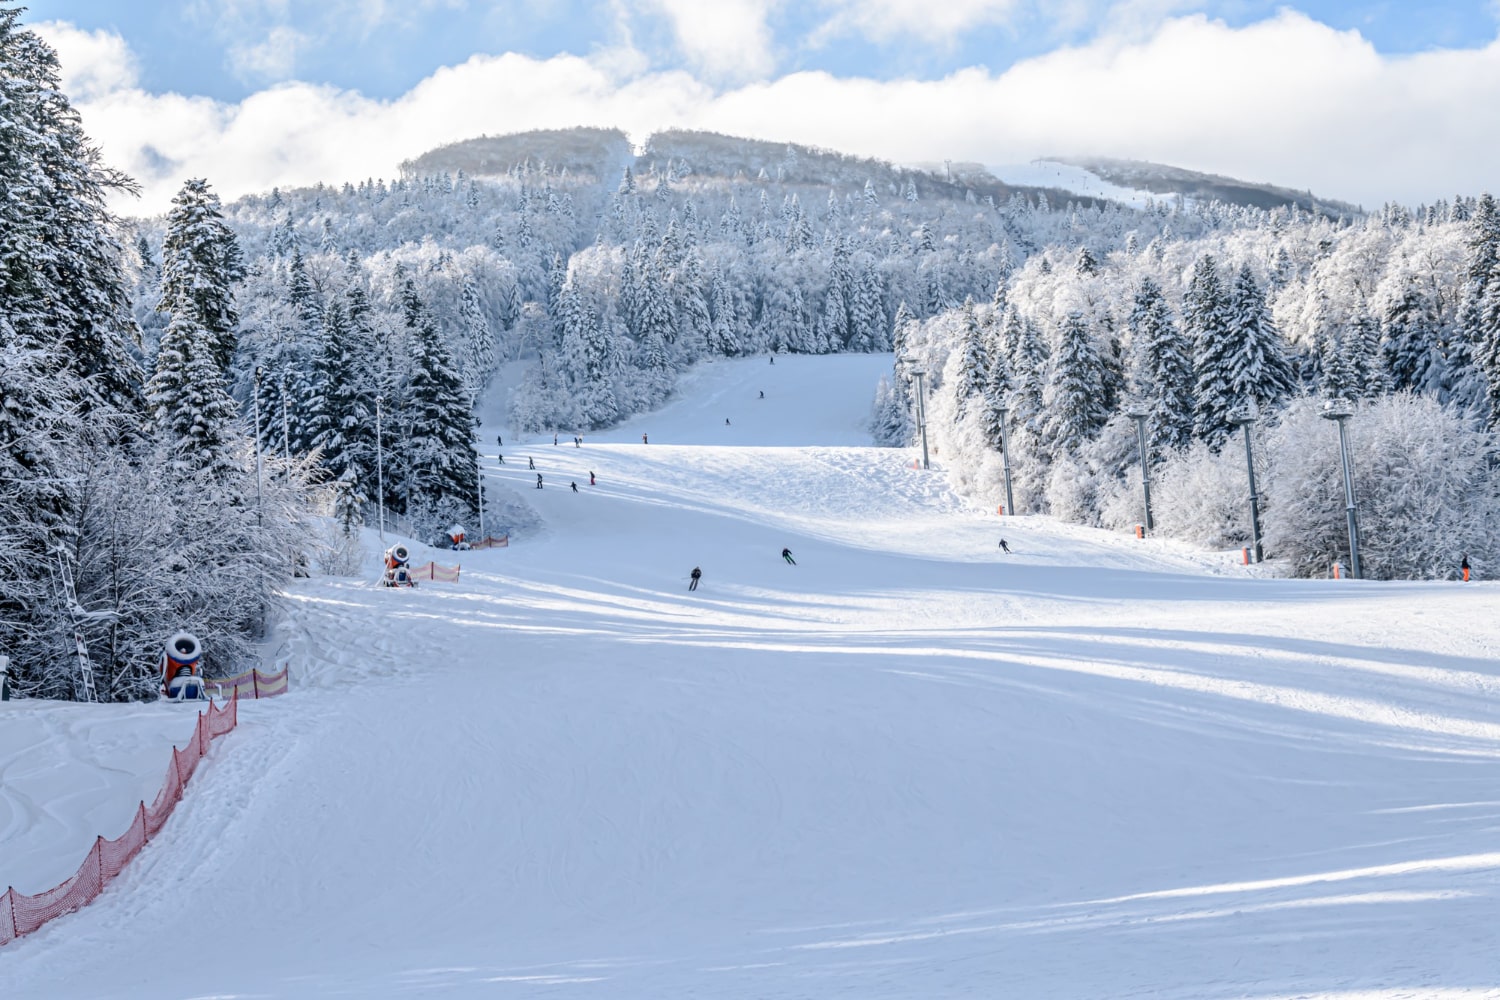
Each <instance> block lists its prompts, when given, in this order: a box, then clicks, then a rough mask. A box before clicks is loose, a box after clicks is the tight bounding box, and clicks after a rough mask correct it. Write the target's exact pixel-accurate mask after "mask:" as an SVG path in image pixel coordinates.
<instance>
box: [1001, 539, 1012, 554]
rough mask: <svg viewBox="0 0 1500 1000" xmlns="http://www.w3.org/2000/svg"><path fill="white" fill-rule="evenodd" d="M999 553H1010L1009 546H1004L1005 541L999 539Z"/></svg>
mask: <svg viewBox="0 0 1500 1000" xmlns="http://www.w3.org/2000/svg"><path fill="white" fill-rule="evenodd" d="M1000 551H1001V552H1006V553H1008V552H1010V546H1009V545H1006V544H1005V539H1003V538H1002V539H1000Z"/></svg>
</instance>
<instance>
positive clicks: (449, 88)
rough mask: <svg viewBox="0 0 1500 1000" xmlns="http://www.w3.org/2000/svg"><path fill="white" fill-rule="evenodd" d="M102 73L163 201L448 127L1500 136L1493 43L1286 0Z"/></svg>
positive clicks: (1401, 140)
mask: <svg viewBox="0 0 1500 1000" xmlns="http://www.w3.org/2000/svg"><path fill="white" fill-rule="evenodd" d="M49 37H56V36H49ZM75 51H79V50H75ZM89 51H94V52H101V53H105V54H106V56H107V55H108V53H110V52H117V51H118V50H117V49H115V48H113V47H111V46H108V45H102V46H101V45H94V46H93V47H92V48H90V49H89ZM106 65H119V63H118V61H116V62H114V63H110V62H108V60H107V59H106ZM73 72H75V73H78V72H82V71H80V70H75V71H73ZM92 79H96V80H98V79H104V80H118V81H119V82H120V85H119V86H118V87H117V88H115V89H112V90H109V91H108V92H98V91H95V92H93V93H91V94H90V95H89V97H88V98H87V99H83V100H80V101H79V107H80V110H81V111H82V113H83V115H84V122H85V125H86V126H87V128H88V129H89V130H90V132H91V134H92V135H93V136H94V138H95V139H96V140H97V141H98V142H99V143H100V145H101V146H102V147H103V150H104V153H105V156H106V159H108V160H109V161H110V162H111V163H113V164H114V165H116V166H119V167H122V168H124V169H126V170H127V171H130V172H131V173H133V174H134V175H135V176H137V177H138V178H139V179H140V180H141V181H142V183H143V185H144V186H145V189H146V197H145V204H144V206H140V207H144V208H146V209H148V210H151V211H159V210H161V209H162V208H163V207H164V206H165V205H166V204H167V203H168V201H169V200H170V197H171V194H172V193H173V191H174V190H175V188H176V187H177V186H178V185H180V184H181V182H182V180H183V179H184V178H185V177H189V176H206V177H208V178H209V180H210V181H211V182H212V183H213V184H214V185H215V187H216V188H217V189H218V190H219V191H220V192H222V193H223V194H224V195H225V196H226V197H234V196H236V195H239V194H244V193H248V192H252V191H262V190H267V189H269V188H270V187H271V186H273V185H283V186H287V185H295V184H305V183H311V182H313V181H317V180H323V181H328V182H334V183H337V182H342V181H344V180H357V179H360V178H364V177H367V176H386V177H390V176H393V175H394V173H395V170H396V166H397V164H398V163H399V162H400V161H401V160H402V159H405V158H409V157H411V156H414V155H416V154H419V153H421V152H423V151H425V150H427V149H430V148H432V147H434V146H436V145H439V144H442V143H445V142H451V141H454V140H458V139H463V138H467V137H470V136H475V135H479V134H481V133H490V134H496V133H504V132H511V131H518V130H523V129H530V128H542V127H551V128H555V127H563V126H570V125H605V126H618V127H620V128H623V129H625V130H626V131H627V132H629V133H631V134H632V135H636V136H640V135H645V134H647V133H649V132H651V131H654V130H657V129H661V128H666V127H673V126H681V127H689V128H708V129H713V130H716V131H721V132H729V133H735V134H742V135H748V136H756V137H761V138H766V139H773V140H789V141H795V142H805V143H811V144H816V145H820V146H827V147H831V148H835V149H841V150H845V151H847V152H851V153H856V154H861V155H867V156H879V157H884V158H888V159H893V160H896V161H917V160H925V161H931V160H937V159H943V158H952V159H961V160H978V161H980V162H990V163H1015V162H1020V161H1024V160H1026V159H1030V158H1033V157H1036V156H1041V155H1048V154H1068V153H1097V154H1102V155H1112V156H1124V157H1134V158H1140V159H1150V160H1157V161H1161V162H1165V163H1173V164H1177V165H1180V166H1184V167H1190V168H1195V169H1200V170H1209V171H1213V172H1216V173H1223V174H1228V175H1231V176H1238V177H1241V178H1244V179H1246V180H1253V181H1270V182H1274V183H1278V184H1283V185H1286V186H1289V187H1295V188H1310V189H1312V190H1313V191H1315V192H1317V193H1319V194H1321V195H1323V196H1325V197H1334V198H1346V199H1350V200H1355V201H1360V202H1362V203H1364V204H1366V205H1368V206H1374V205H1378V204H1380V203H1381V202H1383V201H1386V200H1389V199H1394V200H1400V201H1405V202H1408V203H1411V202H1416V201H1418V200H1433V199H1436V198H1438V197H1446V196H1451V195H1453V194H1454V193H1457V192H1471V193H1477V192H1479V191H1481V190H1483V189H1484V188H1485V187H1487V186H1491V185H1494V184H1495V183H1496V178H1495V175H1494V173H1493V170H1492V164H1493V163H1494V162H1495V160H1496V156H1497V153H1500V130H1497V129H1496V128H1494V113H1493V111H1492V110H1490V109H1493V108H1495V107H1500V43H1494V44H1491V45H1489V46H1488V47H1486V48H1483V49H1478V50H1464V51H1436V52H1426V53H1421V54H1418V55H1413V56H1402V57H1387V56H1382V55H1380V54H1379V53H1377V52H1376V51H1375V50H1374V49H1373V48H1372V47H1371V46H1370V45H1369V44H1368V43H1366V42H1365V41H1364V40H1363V39H1362V38H1361V37H1360V36H1359V35H1358V34H1357V33H1353V32H1339V31H1334V30H1333V29H1330V28H1328V27H1326V26H1324V25H1321V24H1318V23H1317V22H1315V21H1312V20H1310V19H1308V18H1306V17H1304V16H1302V15H1299V14H1295V13H1289V12H1283V13H1282V14H1280V15H1278V16H1277V17H1275V18H1273V19H1271V20H1267V21H1263V22H1261V23H1259V24H1255V25H1251V26H1249V27H1246V28H1239V29H1235V28H1229V27H1226V26H1225V25H1223V24H1222V23H1218V22H1214V21H1210V20H1208V19H1206V18H1204V17H1202V16H1191V17H1184V18H1179V19H1176V20H1172V21H1168V22H1166V23H1165V24H1163V25H1162V26H1160V27H1159V28H1158V29H1157V30H1156V31H1155V32H1153V33H1150V34H1148V35H1146V36H1144V37H1137V36H1134V35H1130V36H1123V35H1122V36H1111V37H1108V38H1102V39H1099V40H1097V41H1094V42H1092V43H1090V44H1088V45H1085V46H1080V47H1076V48H1067V49H1061V50H1059V51H1056V52H1052V53H1050V54H1047V55H1045V56H1042V57H1039V58H1036V59H1031V60H1027V61H1024V62H1021V63H1019V64H1017V65H1015V66H1014V67H1012V68H1011V69H1009V70H1008V71H1006V72H1004V73H1001V74H994V73H991V72H989V71H987V70H984V69H969V70H964V71H961V72H958V73H954V74H951V75H950V76H947V77H944V78H942V79H934V80H894V81H877V80H869V79H848V78H837V77H834V76H831V75H829V74H826V73H797V74H792V75H789V76H783V77H780V78H777V79H774V80H768V81H764V82H757V83H752V84H747V85H743V86H738V87H732V88H728V89H723V88H720V89H716V88H714V87H712V86H710V85H709V84H706V83H705V82H703V80H702V79H701V78H700V77H698V76H694V75H692V74H690V73H687V72H655V73H652V72H646V71H644V70H642V69H641V67H640V65H639V64H638V63H634V62H632V61H631V60H628V59H621V58H619V54H618V53H608V54H600V55H596V56H592V57H589V58H583V57H576V56H556V57H553V58H550V59H533V58H529V57H525V56H520V55H515V54H508V55H502V56H497V57H491V56H475V57H474V58H472V59H470V60H469V61H467V62H466V63H464V64H462V65H459V66H454V67H449V68H445V69H442V70H439V71H438V72H436V73H434V74H433V75H432V76H431V77H429V78H428V79H426V80H424V81H423V82H422V83H420V84H419V85H418V86H417V87H415V88H414V89H412V90H411V91H410V92H409V93H407V94H405V95H404V96H402V97H401V98H399V99H396V100H392V101H373V100H369V99H367V98H364V97H362V96H360V95H359V94H356V93H351V92H348V91H339V90H334V89H331V88H327V87H314V86H310V85H307V84H301V83H289V84H283V85H281V86H278V87H275V88H272V89H270V90H266V91H262V92H260V93H257V94H255V95H253V96H251V97H250V98H248V99H246V100H245V101H242V102H240V103H239V104H233V105H227V104H219V103H215V102H211V101H208V100H204V99H193V98H185V97H181V96H177V95H154V94H147V93H144V92H142V91H140V90H138V89H136V88H134V87H133V86H132V85H131V83H130V78H129V77H128V76H121V75H119V73H118V72H101V73H99V74H96V75H95V76H94V77H92ZM122 207H127V206H122ZM140 207H137V208H135V209H134V210H137V211H138V210H140Z"/></svg>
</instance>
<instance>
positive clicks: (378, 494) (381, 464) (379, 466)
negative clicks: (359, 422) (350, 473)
mask: <svg viewBox="0 0 1500 1000" xmlns="http://www.w3.org/2000/svg"><path fill="white" fill-rule="evenodd" d="M384 403H385V397H384V396H376V397H375V502H376V504H378V505H379V507H380V540H381V541H382V542H383V541H385V446H384V444H383V443H382V441H381V434H380V407H381V406H382V405H383V404H384Z"/></svg>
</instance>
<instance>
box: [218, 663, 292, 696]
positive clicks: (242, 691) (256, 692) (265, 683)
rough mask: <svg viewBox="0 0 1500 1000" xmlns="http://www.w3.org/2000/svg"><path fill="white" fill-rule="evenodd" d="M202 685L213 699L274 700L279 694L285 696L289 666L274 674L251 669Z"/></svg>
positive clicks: (289, 681) (289, 671) (289, 677)
mask: <svg viewBox="0 0 1500 1000" xmlns="http://www.w3.org/2000/svg"><path fill="white" fill-rule="evenodd" d="M203 683H204V686H205V687H207V688H208V690H209V693H210V694H212V695H213V696H214V697H215V698H274V697H276V696H277V695H279V694H286V692H287V689H288V688H289V687H290V686H291V666H290V665H287V666H284V667H282V668H281V669H280V670H279V671H277V672H276V673H274V674H266V673H262V672H261V671H259V670H257V669H254V668H251V669H250V670H246V671H245V672H244V673H242V674H235V675H234V676H233V677H220V678H217V679H214V680H209V681H204V682H203Z"/></svg>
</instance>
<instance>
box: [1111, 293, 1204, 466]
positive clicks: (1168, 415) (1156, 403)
mask: <svg viewBox="0 0 1500 1000" xmlns="http://www.w3.org/2000/svg"><path fill="white" fill-rule="evenodd" d="M1126 322H1127V327H1128V328H1129V331H1130V341H1131V347H1132V362H1133V363H1132V378H1131V381H1132V383H1133V385H1134V390H1135V393H1136V395H1137V396H1138V397H1139V398H1140V399H1141V401H1142V402H1143V403H1144V404H1145V405H1146V406H1147V407H1149V408H1150V411H1151V418H1152V419H1151V447H1152V450H1153V451H1157V452H1161V451H1163V450H1167V449H1173V450H1177V449H1182V448H1186V447H1187V446H1188V445H1189V444H1191V443H1192V438H1193V362H1192V353H1191V350H1190V349H1189V347H1188V343H1187V338H1185V337H1183V336H1182V334H1181V333H1179V332H1178V330H1177V324H1176V323H1174V322H1173V320H1172V310H1171V307H1170V306H1169V305H1167V297H1166V295H1164V294H1163V293H1162V290H1161V286H1160V285H1158V284H1157V283H1156V282H1155V281H1154V280H1152V279H1151V278H1149V277H1147V278H1143V279H1141V283H1140V287H1139V288H1137V289H1136V293H1135V301H1134V304H1133V305H1132V308H1131V310H1130V316H1129V318H1128V320H1127V321H1126Z"/></svg>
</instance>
